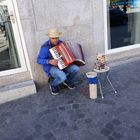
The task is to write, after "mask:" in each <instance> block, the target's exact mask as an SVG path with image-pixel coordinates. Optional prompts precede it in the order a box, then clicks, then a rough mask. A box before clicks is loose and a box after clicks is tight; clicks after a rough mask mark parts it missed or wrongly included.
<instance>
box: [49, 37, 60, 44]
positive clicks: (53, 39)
mask: <svg viewBox="0 0 140 140" xmlns="http://www.w3.org/2000/svg"><path fill="white" fill-rule="evenodd" d="M50 40H51V44H53V45H57V43H58V40H59V37H52V38H50Z"/></svg>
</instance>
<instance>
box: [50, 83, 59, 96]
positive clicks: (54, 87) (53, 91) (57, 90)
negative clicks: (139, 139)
mask: <svg viewBox="0 0 140 140" xmlns="http://www.w3.org/2000/svg"><path fill="white" fill-rule="evenodd" d="M50 91H51V94H52V95H58V94H59V89H58V87H57V86H52V85H50Z"/></svg>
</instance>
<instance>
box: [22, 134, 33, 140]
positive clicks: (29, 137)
mask: <svg viewBox="0 0 140 140" xmlns="http://www.w3.org/2000/svg"><path fill="white" fill-rule="evenodd" d="M24 140H34V138H33V136H32V135H30V136H27V137H25V138H24Z"/></svg>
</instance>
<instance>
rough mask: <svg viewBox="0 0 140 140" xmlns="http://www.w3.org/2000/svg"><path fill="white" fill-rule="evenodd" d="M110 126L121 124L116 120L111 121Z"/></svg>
mask: <svg viewBox="0 0 140 140" xmlns="http://www.w3.org/2000/svg"><path fill="white" fill-rule="evenodd" d="M112 124H114V125H121V124H122V123H121V122H120V121H119V120H118V119H113V120H112Z"/></svg>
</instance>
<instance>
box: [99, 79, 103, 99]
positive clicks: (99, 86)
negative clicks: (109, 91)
mask: <svg viewBox="0 0 140 140" xmlns="http://www.w3.org/2000/svg"><path fill="white" fill-rule="evenodd" d="M97 80H98V83H99V88H100V93H101V97H102V99H103V98H104V96H103V92H102V87H101V83H100V80H99V79H98V78H97Z"/></svg>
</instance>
